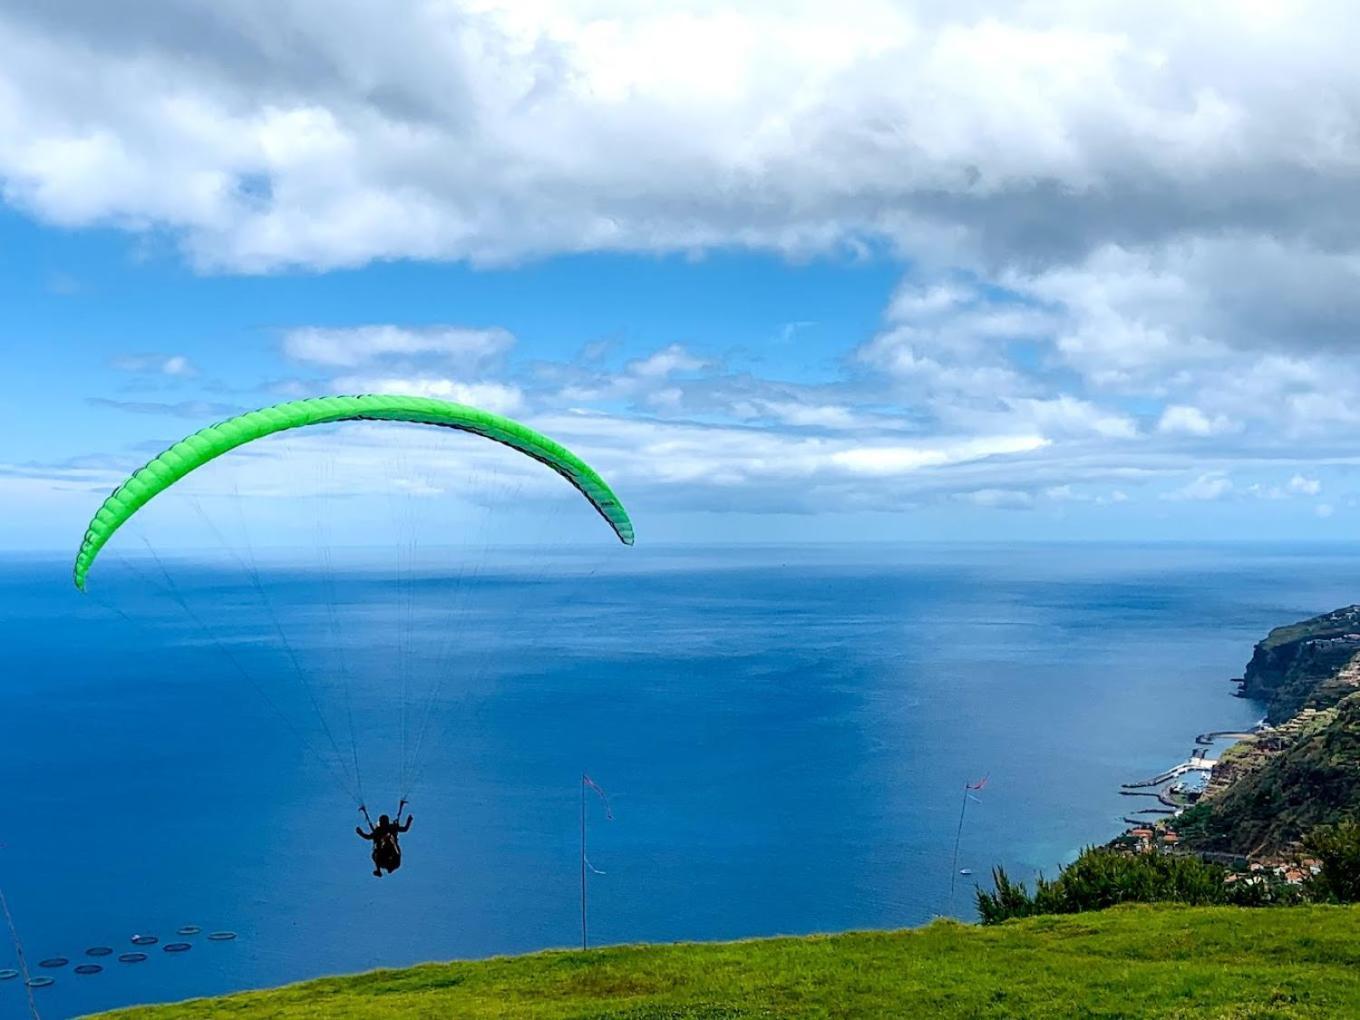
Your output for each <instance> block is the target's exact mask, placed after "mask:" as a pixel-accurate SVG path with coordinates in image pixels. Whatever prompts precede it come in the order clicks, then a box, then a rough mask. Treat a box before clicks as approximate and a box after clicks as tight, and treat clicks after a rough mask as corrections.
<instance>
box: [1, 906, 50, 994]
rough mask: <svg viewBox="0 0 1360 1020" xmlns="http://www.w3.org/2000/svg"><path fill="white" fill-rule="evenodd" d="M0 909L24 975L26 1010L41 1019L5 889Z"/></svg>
mask: <svg viewBox="0 0 1360 1020" xmlns="http://www.w3.org/2000/svg"><path fill="white" fill-rule="evenodd" d="M0 910H3V911H4V914H5V925H6V926H7V927H8V928H9V938H10V941H11V942H13V943H14V955H15V957H16V958H17V959H18V961H19V971H20V973H22V974H23V976H24V991H25V992H26V993H27V994H28V1011H29V1013H30V1014H32V1016H33V1020H42V1016H41V1015H40V1014H39V1013H38V1004H37V1002H35V1001H34V999H33V984H32V980H31V978H30V977H29V973H28V958H27V957H25V956H24V944H23V942H22V941H21V940H20V939H19V929H18V928H16V927H15V926H14V915H13V914H11V913H10V912H9V900H7V899H5V890H4V889H0Z"/></svg>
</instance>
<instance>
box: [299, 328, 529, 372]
mask: <svg viewBox="0 0 1360 1020" xmlns="http://www.w3.org/2000/svg"><path fill="white" fill-rule="evenodd" d="M514 342H515V341H514V337H513V336H511V335H510V333H508V332H507V331H505V330H503V329H467V328H462V327H457V326H433V327H429V328H425V329H409V328H403V327H399V326H391V325H383V326H353V327H348V328H343V329H322V328H318V327H311V326H309V327H305V328H302V329H293V330H289V331H288V332H287V333H286V334H284V337H283V350H284V353H285V354H286V355H287V356H288V357H289V358H291V359H293V360H294V361H301V362H306V363H309V364H314V365H325V366H329V367H334V368H354V367H357V366H360V365H365V364H369V363H371V362H373V361H377V360H380V359H384V358H391V357H415V356H421V355H429V356H434V357H436V358H438V359H440V360H441V361H445V362H451V363H454V364H458V365H466V366H469V367H478V366H482V365H485V364H486V363H488V362H491V361H494V360H495V359H496V358H499V357H500V356H501V355H503V354H505V353H506V352H507V351H508V350H509V349H510V348H511V346H513V344H514Z"/></svg>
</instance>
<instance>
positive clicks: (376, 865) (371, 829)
mask: <svg viewBox="0 0 1360 1020" xmlns="http://www.w3.org/2000/svg"><path fill="white" fill-rule="evenodd" d="M405 807H406V801H404V800H403V801H402V802H401V804H400V805H399V806H398V807H397V820H396V821H395V822H394V821H392V820H391V819H390V818H388V817H387V816H386V815H379V816H378V824H377V825H374V824H373V819H372V818H369V817H368V808H366V807H360V808H359V810H360V811H362V812H363V813H364V820H365V821H366V822H368V831H367V832H365V831H364V830H363V829H362V828H361V827H359V826H357V825H356V826H355V827H354V831H355V832H356V833H357V834H358V835H359V836H361V837H362V838H364V839H366V840H369V841H370V842H371V843H372V844H373V877H374V878H382V874H383V872H384V871H386V872H387V873H388V874H389V875H390V874H392V872H394V871H396V870H397V869H398V868H400V867H401V843H400V842H398V841H397V836H398V834H400V833H403V832H409V831H410V829H411V822H413V821H414V820H415V816H414V815H407V816H406V823H405V824H402V821H401V812H402V809H403V808H405Z"/></svg>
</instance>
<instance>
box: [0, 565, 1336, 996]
mask: <svg viewBox="0 0 1360 1020" xmlns="http://www.w3.org/2000/svg"><path fill="white" fill-rule="evenodd" d="M421 562H422V561H421V557H419V556H412V557H411V558H410V560H409V561H408V567H409V569H407V570H406V572H405V573H404V574H402V575H401V576H397V577H394V576H393V575H392V574H391V573H384V572H382V571H380V570H376V569H372V568H371V566H364V567H356V568H354V569H352V570H351V569H347V568H344V567H340V566H337V565H336V564H334V563H331V562H328V563H327V565H326V566H327V569H325V570H324V571H323V570H321V569H319V568H316V567H315V566H313V567H310V568H305V569H304V568H302V567H299V566H296V565H292V566H288V565H277V564H271V563H269V562H265V563H263V564H260V563H254V564H251V565H250V569H238V568H239V567H240V566H241V565H239V564H231V563H219V564H216V565H203V564H199V563H195V562H194V561H192V560H191V559H183V558H177V559H173V560H172V561H170V562H165V561H148V560H143V561H141V562H138V561H137V560H136V559H135V558H132V559H128V560H125V561H121V562H117V561H113V562H112V565H110V566H107V567H106V568H101V569H103V570H104V573H103V574H101V576H100V577H99V578H98V579H97V580H98V582H99V583H98V584H94V585H92V587H93V588H94V591H92V593H91V595H89V596H81V595H80V594H78V593H77V592H76V591H75V590H74V589H73V588H72V586H71V584H70V582H69V564H68V562H67V561H65V560H62V561H60V562H58V561H56V560H55V559H54V560H47V559H44V558H41V557H23V558H10V559H7V560H3V561H0V649H3V660H0V661H3V663H4V665H3V667H0V789H3V791H4V798H3V813H4V815H3V819H0V843H2V844H3V848H2V849H0V886H3V889H4V892H5V894H6V896H7V899H8V902H9V906H10V908H11V912H12V915H13V919H14V925H15V931H16V933H17V935H18V937H19V939H20V940H21V943H22V947H23V949H24V950H25V954H26V958H27V961H28V964H29V966H30V968H31V969H32V970H33V972H34V973H41V974H47V975H50V976H53V977H55V979H56V983H55V984H54V985H53V986H51V987H48V988H41V989H38V990H36V991H35V992H34V996H35V1000H36V1002H37V1004H38V1006H39V1008H40V1009H41V1010H42V1014H43V1016H45V1017H63V1016H71V1015H76V1014H79V1013H82V1012H86V1011H91V1010H96V1009H101V1008H108V1007H113V1006H118V1005H122V1004H128V1003H134V1002H146V1001H160V1000H172V999H179V998H184V997H188V996H193V995H209V994H217V993H222V992H228V991H232V990H236V989H243V988H253V987H260V986H268V985H275V984H278V983H281V982H286V981H294V980H298V979H301V978H306V977H310V976H315V975H321V974H330V973H340V972H348V971H355V970H360V969H365V968H372V967H377V966H401V965H404V964H411V963H415V962H418V961H422V960H432V959H449V958H456V957H483V956H488V955H491V954H498V953H518V952H523V951H526V950H534V949H540V948H545V947H570V946H573V945H579V943H580V939H581V902H580V892H581V867H580V835H581V833H580V825H581V804H582V784H581V778H580V777H581V775H582V773H583V772H587V773H589V775H590V776H591V777H592V778H593V779H594V780H595V781H596V782H597V783H598V784H599V786H600V787H601V788H602V789H603V790H604V791H606V792H607V794H608V798H609V800H608V803H607V804H606V803H605V801H604V800H603V798H601V797H600V796H599V795H598V794H596V793H595V792H594V791H593V790H590V791H587V793H588V797H587V800H586V812H587V824H588V840H589V846H588V858H589V861H590V872H589V897H590V900H589V934H590V939H591V941H592V943H594V944H606V943H617V942H626V941H634V940H655V941H670V940H679V939H727V938H736V937H743V936H754V935H770V934H775V933H801V932H816V931H833V930H840V929H846V928H875V927H901V926H906V925H915V924H919V923H921V922H923V921H926V920H928V919H929V918H931V917H932V916H934V915H937V914H943V913H950V912H952V913H955V914H957V915H959V916H963V917H971V914H972V906H971V891H972V889H971V882H972V881H973V880H983V879H984V878H985V876H986V875H987V872H988V869H989V868H990V867H991V866H993V865H996V864H1000V865H1004V866H1005V867H1006V868H1007V869H1009V870H1010V871H1011V872H1012V873H1013V874H1017V875H1019V876H1021V877H1025V878H1029V877H1031V876H1032V875H1033V874H1035V873H1036V872H1038V871H1041V870H1042V871H1044V872H1047V873H1049V874H1052V873H1054V872H1055V871H1056V869H1057V868H1058V866H1059V865H1061V864H1062V863H1063V862H1064V861H1067V860H1070V859H1071V858H1072V857H1073V856H1074V855H1075V854H1076V853H1077V852H1078V851H1079V849H1080V848H1081V847H1082V846H1084V845H1087V844H1091V843H1097V842H1101V841H1103V840H1106V839H1108V838H1110V837H1111V836H1113V835H1115V834H1116V833H1117V832H1119V831H1120V830H1121V829H1122V828H1123V827H1124V826H1123V823H1122V822H1121V821H1120V818H1121V816H1122V815H1123V814H1125V813H1127V812H1129V811H1132V810H1135V809H1137V808H1140V807H1145V806H1147V804H1148V803H1149V802H1148V801H1146V800H1144V799H1142V798H1130V797H1122V796H1120V794H1119V784H1120V783H1121V782H1124V781H1128V780H1133V779H1138V778H1142V777H1144V776H1147V775H1151V774H1154V773H1156V772H1158V771H1160V770H1162V769H1164V768H1166V767H1167V766H1169V765H1171V764H1173V763H1174V762H1176V761H1179V760H1182V759H1184V758H1185V757H1186V756H1187V755H1188V754H1189V752H1190V750H1191V748H1192V746H1193V738H1194V736H1195V735H1196V734H1197V733H1199V732H1201V731H1205V730H1217V729H1232V728H1237V727H1244V726H1248V725H1250V724H1252V723H1254V722H1256V721H1257V720H1258V719H1259V718H1260V716H1261V708H1260V706H1258V705H1254V704H1252V703H1251V702H1248V701H1243V700H1240V699H1236V698H1233V697H1232V696H1231V692H1232V690H1233V688H1232V686H1231V685H1230V684H1229V683H1228V678H1229V677H1232V676H1236V675H1240V673H1241V670H1242V667H1243V665H1244V663H1245V662H1246V660H1247V658H1248V657H1249V655H1250V653H1251V646H1252V644H1253V642H1255V641H1256V640H1258V639H1259V638H1261V637H1262V636H1263V635H1264V634H1265V633H1266V631H1267V630H1268V629H1269V628H1270V627H1272V626H1275V625H1277V624H1281V623H1285V622H1289V621H1292V620H1295V619H1298V618H1301V617H1304V616H1307V615H1311V614H1314V613H1318V612H1322V611H1325V610H1330V609H1333V608H1335V607H1337V606H1340V605H1344V604H1348V603H1350V602H1353V601H1357V600H1360V599H1357V595H1360V548H1357V547H1344V548H1331V547H1321V546H1294V547H1281V546H1265V545H1261V546H1241V545H1217V546H1187V545H1151V546H1117V545H1066V546H1060V545H1055V546H1040V545H1028V546H1020V547H1004V546H979V545H974V546H958V547H955V546H911V545H902V546H841V547H811V546H808V547H798V548H782V547H758V548H731V547H728V548H710V549H705V548H672V549H664V548H663V549H655V548H654V549H641V548H639V549H637V550H634V551H632V552H631V553H630V554H629V555H628V556H627V557H620V556H612V555H604V554H603V553H599V552H591V553H590V554H588V555H583V556H582V557H580V559H579V560H577V559H574V558H573V557H571V556H555V557H553V558H552V560H551V562H536V561H535V560H534V558H533V557H525V556H520V557H516V556H512V555H506V556H500V555H499V554H489V558H488V560H487V562H484V563H482V564H480V565H479V567H478V569H477V570H476V571H462V570H460V571H458V572H457V573H456V574H455V573H453V572H451V571H445V570H442V569H437V568H431V569H428V570H421V569H420V568H419V565H420V563H421ZM422 733H423V734H424V737H423V738H422V736H421V734H422ZM983 777H987V783H986V785H985V786H984V787H983V788H982V789H981V790H980V791H978V792H977V793H976V794H975V799H974V800H969V801H966V802H965V801H964V799H963V792H964V786H965V784H966V783H969V782H976V781H978V780H980V779H982V778H983ZM360 784H362V787H363V790H362V796H363V798H364V799H365V800H366V801H367V803H368V805H369V806H370V807H371V808H372V809H373V813H374V814H375V815H376V813H377V812H378V811H379V810H381V811H387V812H388V813H390V812H391V811H392V809H393V808H395V807H396V803H395V802H396V801H397V799H398V798H399V797H400V796H401V794H402V792H404V791H405V789H406V787H411V789H410V793H411V798H410V799H411V804H412V806H411V810H412V811H413V812H414V815H415V822H414V825H413V827H412V830H411V832H410V833H409V834H408V835H407V836H406V837H404V839H403V846H404V848H405V865H404V867H403V868H402V870H401V871H399V872H398V873H397V874H395V875H393V876H390V877H384V878H382V879H376V878H374V877H373V876H372V874H371V869H370V865H369V862H368V859H367V844H365V843H363V842H362V841H361V840H359V839H358V838H357V837H356V836H355V834H354V825H355V823H356V821H357V819H358V813H357V811H356V804H355V799H354V797H352V796H351V794H355V795H357V794H358V793H359V790H358V786H359V785H360ZM965 804H966V816H965V817H964V824H963V828H962V834H961V839H960V850H959V858H958V867H959V868H970V869H972V870H973V871H974V876H973V879H968V878H959V877H958V876H957V875H956V874H955V868H954V863H953V854H954V842H955V839H956V835H958V833H959V821H960V814H961V809H963V808H964V807H965ZM611 816H612V818H611ZM951 880H954V882H955V885H956V889H955V890H954V893H953V896H952V898H951V890H950V886H951ZM183 925H195V926H199V927H201V928H202V929H203V932H204V933H207V932H209V931H216V930H230V931H233V932H236V933H237V935H238V937H237V939H236V940H235V941H232V942H221V943H209V942H207V941H206V940H205V938H204V936H203V935H201V934H200V935H197V936H194V937H192V938H189V939H186V940H185V941H188V942H190V943H191V944H192V946H193V948H192V950H190V951H189V952H185V953H180V954H167V953H164V952H162V951H161V949H162V946H163V945H164V943H165V942H167V941H175V936H174V935H173V933H174V931H175V930H176V929H177V928H179V927H181V926H183ZM136 934H152V935H156V936H158V937H159V938H160V939H161V943H159V944H158V945H156V946H153V947H150V948H149V949H148V956H149V959H148V960H146V961H145V962H143V963H136V964H120V963H117V962H115V958H104V959H101V960H97V961H95V962H99V963H103V964H104V966H105V970H104V971H103V972H102V973H100V974H95V975H89V976H77V975H75V974H74V973H73V972H72V969H71V966H67V967H65V968H54V969H47V970H43V969H40V968H39V967H38V966H37V964H38V962H39V961H41V960H44V959H50V958H53V957H66V958H69V959H70V960H71V964H72V965H74V964H75V963H79V962H82V960H84V956H83V954H84V951H85V949H86V948H87V947H92V946H100V945H103V946H109V947H112V948H114V949H116V950H117V951H118V952H125V951H129V950H131V949H133V947H132V946H131V945H130V943H129V940H130V939H131V937H132V936H134V935H136ZM14 955H15V954H14V952H13V951H12V949H11V940H10V938H9V937H8V936H6V937H4V938H0V968H5V967H16V966H18V964H17V963H16V962H14ZM27 1008H28V1007H27V1004H26V1000H25V995H24V990H23V988H22V987H21V983H20V982H19V981H17V980H11V981H0V1017H22V1016H26V1015H27Z"/></svg>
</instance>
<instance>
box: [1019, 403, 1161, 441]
mask: <svg viewBox="0 0 1360 1020" xmlns="http://www.w3.org/2000/svg"><path fill="white" fill-rule="evenodd" d="M1008 403H1009V405H1010V407H1011V408H1012V410H1014V411H1015V412H1016V413H1017V414H1018V415H1019V417H1020V418H1021V419H1023V420H1025V421H1029V422H1033V423H1034V424H1035V425H1036V426H1037V427H1038V428H1039V429H1040V430H1041V431H1042V432H1043V433H1044V434H1045V435H1097V436H1101V437H1104V438H1106V439H1134V438H1136V437H1137V436H1138V425H1137V423H1135V422H1134V420H1133V419H1132V418H1130V417H1128V416H1127V415H1123V414H1117V413H1114V412H1110V411H1105V410H1102V409H1101V408H1099V407H1097V406H1096V405H1094V404H1092V403H1090V402H1089V401H1085V400H1079V399H1077V398H1076V397H1072V396H1069V395H1067V394H1064V395H1062V396H1059V397H1054V398H1052V399H1048V400H1035V399H1031V398H1019V399H1014V400H1010V401H1008Z"/></svg>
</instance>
